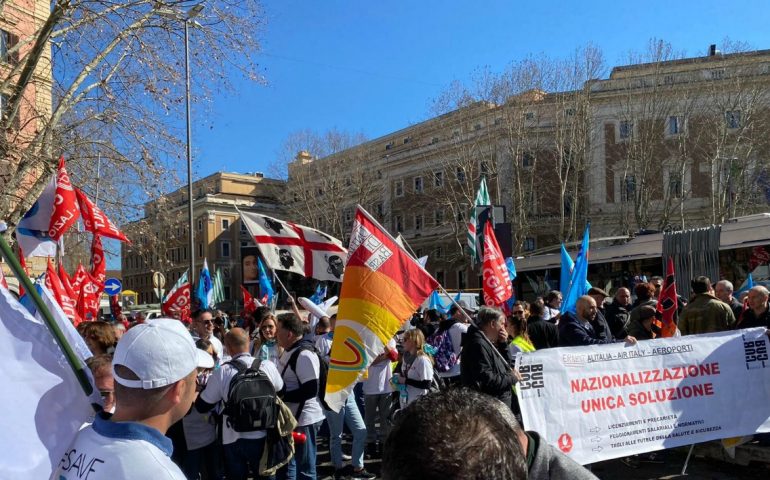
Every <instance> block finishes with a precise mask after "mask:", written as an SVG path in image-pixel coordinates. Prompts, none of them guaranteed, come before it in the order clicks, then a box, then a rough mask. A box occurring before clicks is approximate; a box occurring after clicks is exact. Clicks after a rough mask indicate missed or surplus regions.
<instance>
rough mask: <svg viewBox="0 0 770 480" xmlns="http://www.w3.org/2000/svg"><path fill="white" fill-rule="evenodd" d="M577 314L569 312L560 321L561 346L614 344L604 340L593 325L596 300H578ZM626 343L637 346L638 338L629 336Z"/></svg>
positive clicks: (611, 340)
mask: <svg viewBox="0 0 770 480" xmlns="http://www.w3.org/2000/svg"><path fill="white" fill-rule="evenodd" d="M575 310H576V313H577V314H573V313H571V312H567V313H565V314H564V315H562V318H561V320H560V321H559V346H560V347H577V346H582V345H602V344H605V343H614V342H615V341H614V340H613V339H608V338H604V337H602V336H601V334H600V333H601V332H598V331H597V330H596V328H594V327H593V326H592V325H591V323H592V322H593V320H594V319H595V318H596V312H597V307H596V300H594V299H593V298H591V297H590V296H588V295H585V296H582V297H580V298H578V300H577V304H576V305H575ZM625 341H626V343H628V344H631V345H633V344H635V343H636V338H634V337H632V336H630V335H629V336H627V337H626V338H625Z"/></svg>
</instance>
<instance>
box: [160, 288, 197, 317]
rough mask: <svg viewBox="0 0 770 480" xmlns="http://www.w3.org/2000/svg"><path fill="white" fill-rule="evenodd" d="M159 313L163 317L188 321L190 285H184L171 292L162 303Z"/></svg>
mask: <svg viewBox="0 0 770 480" xmlns="http://www.w3.org/2000/svg"><path fill="white" fill-rule="evenodd" d="M161 311H162V312H163V314H164V315H168V316H170V317H174V318H178V319H179V320H182V321H183V322H189V321H190V284H189V283H185V284H183V285H182V286H181V287H179V288H177V289H176V290H174V291H173V292H171V293H170V294H169V296H168V298H167V299H166V301H165V302H163V306H162V307H161Z"/></svg>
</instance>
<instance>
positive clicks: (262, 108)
mask: <svg viewBox="0 0 770 480" xmlns="http://www.w3.org/2000/svg"><path fill="white" fill-rule="evenodd" d="M247 1H250V0H247ZM262 4H263V6H264V13H265V16H266V26H265V27H264V28H263V29H262V30H261V31H259V32H257V35H258V37H259V38H260V39H261V42H262V50H261V51H260V52H258V53H257V59H258V61H259V63H260V66H261V70H260V72H259V73H260V74H261V75H262V76H263V77H264V79H265V82H264V83H263V84H257V83H255V82H252V81H249V80H246V79H243V78H241V77H240V76H239V75H237V74H235V73H234V75H235V76H234V77H233V82H234V83H235V88H234V89H233V91H225V92H223V93H221V94H219V95H216V96H214V97H213V99H212V100H211V103H209V104H207V105H204V106H201V105H199V106H195V107H194V109H193V145H194V165H195V167H194V171H195V175H196V177H198V178H200V177H201V176H205V175H208V174H211V173H214V172H216V171H229V172H254V171H261V172H264V173H265V174H267V175H271V174H273V173H274V172H275V168H274V165H275V163H276V162H277V159H278V158H279V157H280V153H281V147H282V144H283V142H284V140H285V139H286V138H287V136H288V135H289V134H290V133H291V132H294V131H298V130H302V129H312V130H315V131H318V132H323V131H326V130H329V129H332V128H336V129H339V130H344V131H349V132H362V133H363V134H364V135H366V136H367V137H368V138H370V139H373V138H377V137H380V136H382V135H386V134H388V133H390V132H393V131H396V130H399V129H401V128H404V127H407V126H409V125H412V124H414V123H418V122H420V121H423V120H426V119H428V118H430V117H429V113H428V112H429V107H430V105H431V101H432V99H434V98H436V97H437V96H438V95H439V94H440V93H441V92H442V91H443V90H445V89H446V88H447V86H448V85H449V84H450V82H452V81H453V80H460V81H464V80H467V79H468V78H469V76H470V74H472V72H473V71H474V70H476V69H477V68H479V67H483V66H489V67H491V68H492V70H494V71H500V70H502V69H503V68H504V67H505V66H506V65H507V64H509V63H510V62H512V61H514V60H518V59H522V58H524V57H526V56H527V55H530V54H531V55H537V54H539V53H544V54H546V55H548V56H549V57H554V58H562V57H565V56H567V55H569V53H571V52H572V51H574V49H575V48H577V47H579V46H584V45H586V44H587V43H589V42H591V43H593V44H595V45H597V46H598V47H600V48H601V49H602V51H603V52H604V58H605V61H606V63H607V65H608V66H609V67H612V66H614V65H622V64H625V63H627V62H625V60H624V59H625V58H627V55H628V52H629V51H631V50H637V51H640V50H643V49H644V47H645V46H646V44H647V42H648V40H649V39H650V38H653V37H654V38H659V39H663V40H665V41H668V42H670V43H672V44H673V46H674V48H675V49H676V50H680V51H681V50H684V51H686V52H687V53H688V56H702V55H704V54H705V52H706V49H707V47H708V45H709V44H712V43H716V44H717V45H719V44H720V42H722V40H723V38H725V37H730V38H731V39H732V40H739V41H744V42H748V43H749V44H750V45H751V46H752V47H753V48H756V49H766V48H770V33H768V29H767V24H768V20H770V18H769V17H770V14H769V13H768V12H770V9H768V3H767V2H766V1H733V2H724V1H710V0H701V1H697V2H695V1H684V2H672V1H670V0H669V1H658V0H652V1H649V0H648V1H644V2H617V1H606V0H594V1H590V2H583V1H577V0H571V1H548V0H541V1H538V2H529V1H527V2H524V1H514V0H509V1H502V0H498V1H484V0H481V1H455V0H444V1H434V0H411V1H405V0H392V1H387V2H386V1H373V0H370V1H365V0H358V1H354V0H348V1H341V0H323V1H311V0H305V1H299V0H266V1H264V2H263V3H262ZM194 88H195V73H194V72H193V89H194ZM204 110H205V114H204ZM196 113H197V114H199V115H200V116H199V117H198V119H196V118H195V116H196ZM204 116H205V118H201V117H204Z"/></svg>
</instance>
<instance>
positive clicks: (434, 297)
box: [428, 290, 447, 313]
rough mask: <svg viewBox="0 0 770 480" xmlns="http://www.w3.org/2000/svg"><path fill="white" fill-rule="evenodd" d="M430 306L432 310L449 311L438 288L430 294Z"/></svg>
mask: <svg viewBox="0 0 770 480" xmlns="http://www.w3.org/2000/svg"><path fill="white" fill-rule="evenodd" d="M428 308H429V309H431V310H437V311H439V312H440V313H447V307H446V306H445V305H444V304H443V303H441V298H440V297H439V295H438V290H433V293H431V294H430V304H429V305H428Z"/></svg>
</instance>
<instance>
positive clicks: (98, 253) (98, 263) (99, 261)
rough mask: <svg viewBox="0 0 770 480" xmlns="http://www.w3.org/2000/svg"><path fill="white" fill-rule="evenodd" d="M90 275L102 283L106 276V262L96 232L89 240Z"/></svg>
mask: <svg viewBox="0 0 770 480" xmlns="http://www.w3.org/2000/svg"><path fill="white" fill-rule="evenodd" d="M91 276H93V277H94V278H95V279H96V281H98V282H99V283H100V284H102V285H104V280H106V278H107V262H106V261H105V260H104V248H103V247H102V239H101V238H99V235H96V234H94V238H93V240H92V242H91Z"/></svg>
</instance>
